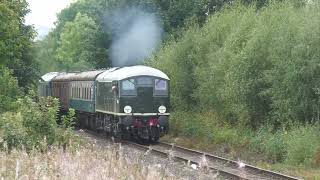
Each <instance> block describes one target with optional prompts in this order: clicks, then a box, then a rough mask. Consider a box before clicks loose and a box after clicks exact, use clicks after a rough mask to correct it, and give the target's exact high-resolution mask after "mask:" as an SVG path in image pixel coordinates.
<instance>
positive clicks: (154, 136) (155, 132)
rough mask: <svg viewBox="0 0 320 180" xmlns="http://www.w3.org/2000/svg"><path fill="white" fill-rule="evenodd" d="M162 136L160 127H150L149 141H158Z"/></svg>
mask: <svg viewBox="0 0 320 180" xmlns="http://www.w3.org/2000/svg"><path fill="white" fill-rule="evenodd" d="M159 137H160V132H159V128H158V127H154V126H153V127H150V129H149V141H151V142H157V141H158V140H159Z"/></svg>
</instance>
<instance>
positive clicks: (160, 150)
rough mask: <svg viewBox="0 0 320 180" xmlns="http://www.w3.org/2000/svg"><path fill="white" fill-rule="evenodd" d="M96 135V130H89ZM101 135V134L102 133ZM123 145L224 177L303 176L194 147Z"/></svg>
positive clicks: (275, 179) (285, 179)
mask: <svg viewBox="0 0 320 180" xmlns="http://www.w3.org/2000/svg"><path fill="white" fill-rule="evenodd" d="M86 132H87V133H90V134H93V135H95V136H97V135H99V134H97V133H96V132H92V131H87V130H86ZM100 137H101V135H100ZM120 143H121V144H123V145H128V146H130V147H133V148H137V149H139V150H141V151H145V152H148V153H151V154H155V155H158V156H162V157H164V158H170V159H173V160H176V161H183V162H185V163H187V164H189V165H191V164H194V165H196V166H197V167H198V168H201V169H204V170H210V171H211V172H213V173H216V174H219V176H220V177H222V178H224V179H241V180H301V179H302V178H298V177H293V176H288V175H284V174H281V173H278V172H274V171H269V170H265V169H261V168H258V167H255V166H252V165H248V164H244V163H241V162H237V161H233V160H230V159H226V158H223V157H219V156H215V155H212V154H208V153H204V152H200V151H197V150H193V149H188V148H184V147H181V146H176V145H173V144H168V143H164V142H159V143H157V144H139V143H136V142H132V141H121V142H120Z"/></svg>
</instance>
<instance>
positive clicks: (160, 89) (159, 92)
mask: <svg viewBox="0 0 320 180" xmlns="http://www.w3.org/2000/svg"><path fill="white" fill-rule="evenodd" d="M154 95H156V96H167V95H168V84H167V81H166V80H162V79H155V81H154Z"/></svg>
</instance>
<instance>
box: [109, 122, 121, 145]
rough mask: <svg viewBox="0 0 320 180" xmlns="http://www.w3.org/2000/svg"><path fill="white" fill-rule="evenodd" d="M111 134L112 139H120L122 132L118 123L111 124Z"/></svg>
mask: <svg viewBox="0 0 320 180" xmlns="http://www.w3.org/2000/svg"><path fill="white" fill-rule="evenodd" d="M111 136H112V137H113V138H114V141H116V142H118V141H120V140H121V138H122V137H121V136H122V133H121V128H120V127H119V125H118V123H116V124H113V125H112V130H111Z"/></svg>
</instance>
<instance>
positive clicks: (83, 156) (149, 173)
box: [0, 146, 178, 179]
mask: <svg viewBox="0 0 320 180" xmlns="http://www.w3.org/2000/svg"><path fill="white" fill-rule="evenodd" d="M141 158H143V157H141ZM0 167H1V168H0V178H1V179H178V178H177V177H174V176H170V175H168V174H166V173H163V172H164V170H163V168H159V167H158V166H157V165H150V166H148V165H144V164H140V161H139V157H138V158H137V159H136V160H130V161H129V160H127V159H125V158H123V157H120V156H119V149H118V148H117V147H113V146H110V147H104V148H98V147H96V146H91V147H86V148H85V147H81V148H79V149H77V150H76V151H70V150H67V151H64V150H63V149H59V148H57V149H56V148H53V149H51V150H49V151H47V152H46V153H39V152H38V151H33V152H31V153H30V152H29V153H26V152H25V151H16V150H13V151H12V152H11V153H10V154H7V153H6V152H3V151H0Z"/></svg>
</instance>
